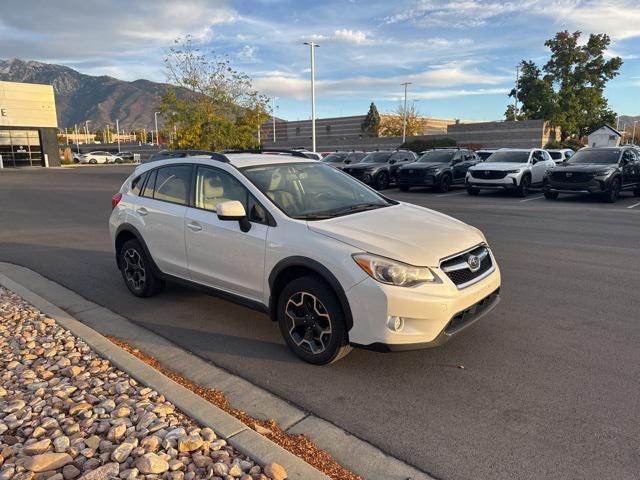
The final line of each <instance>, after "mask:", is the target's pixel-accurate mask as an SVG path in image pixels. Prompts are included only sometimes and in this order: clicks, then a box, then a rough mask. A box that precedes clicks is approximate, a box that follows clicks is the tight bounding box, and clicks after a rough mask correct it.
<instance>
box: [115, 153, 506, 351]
mask: <svg viewBox="0 0 640 480" xmlns="http://www.w3.org/2000/svg"><path fill="white" fill-rule="evenodd" d="M303 156H304V155H303V154H302V153H299V152H290V155H287V156H284V155H264V154H255V153H252V154H249V153H233V154H227V155H222V154H213V155H212V156H199V157H190V158H180V159H177V158H176V159H167V160H161V161H157V162H153V163H151V164H145V165H141V166H139V167H138V168H137V169H136V170H135V172H134V173H133V174H132V175H131V176H130V177H129V178H128V179H127V180H126V182H125V183H124V185H123V186H122V188H121V189H120V192H119V193H117V194H116V195H114V196H113V199H112V205H113V212H112V214H111V218H110V221H109V227H110V233H111V238H112V241H113V245H114V247H115V253H116V259H117V264H118V267H119V269H120V270H121V272H122V276H123V278H124V281H125V283H126V285H127V287H128V288H129V290H130V291H131V292H132V293H133V294H134V295H137V296H140V297H147V296H150V295H153V294H155V293H157V292H158V291H159V290H160V289H161V287H162V286H163V284H164V282H165V281H166V280H179V281H182V282H188V283H191V284H197V285H199V286H205V287H207V289H208V290H211V291H213V292H214V293H217V294H218V295H221V296H223V297H225V298H228V299H232V300H235V301H238V302H240V303H242V304H244V305H247V306H250V307H253V308H256V309H258V310H261V311H264V312H267V313H268V314H269V315H270V317H271V318H272V319H273V320H275V321H278V322H279V325H280V330H281V332H282V335H283V336H284V339H285V341H286V343H287V344H288V345H289V347H290V348H291V349H292V350H293V351H294V352H295V353H296V354H297V355H298V356H299V357H301V358H302V359H304V360H306V361H307V362H310V363H315V364H327V363H330V362H333V361H335V360H338V359H339V358H341V357H342V356H344V355H346V354H347V353H348V352H349V351H350V350H351V347H352V346H358V347H364V348H369V349H373V350H378V351H389V350H409V349H416V348H422V347H430V346H436V345H439V344H441V343H442V342H444V341H445V340H447V339H448V338H450V337H451V336H453V335H454V334H456V333H458V332H459V331H461V330H463V329H464V328H465V327H467V326H468V325H470V324H471V323H473V322H474V321H476V320H477V319H479V318H480V317H482V316H483V315H485V314H486V313H487V312H489V311H490V310H491V309H492V308H493V307H494V306H495V305H496V304H497V303H498V301H499V299H500V297H499V289H500V272H499V269H498V266H497V264H496V261H495V258H494V256H493V254H492V252H491V250H490V249H489V247H488V245H487V241H486V239H485V237H484V235H483V234H482V233H481V232H480V231H479V230H478V229H476V228H474V227H471V226H468V225H466V224H464V223H462V222H460V221H458V220H455V219H453V218H451V217H448V216H446V215H443V214H441V213H437V212H434V211H431V210H428V209H426V208H423V207H418V206H415V205H410V204H406V203H402V202H397V201H394V200H391V199H389V198H386V197H384V196H383V195H381V194H380V193H378V192H376V191H375V190H372V189H371V188H369V187H367V186H366V185H364V184H362V183H361V182H359V181H357V180H355V179H353V178H352V177H350V176H349V175H346V174H344V173H342V172H341V171H339V170H337V169H335V168H331V167H330V166H328V165H326V164H323V163H321V162H317V161H314V160H310V159H307V158H302V157H303Z"/></svg>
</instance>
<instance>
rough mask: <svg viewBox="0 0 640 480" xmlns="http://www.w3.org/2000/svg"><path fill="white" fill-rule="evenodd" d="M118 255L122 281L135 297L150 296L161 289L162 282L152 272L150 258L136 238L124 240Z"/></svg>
mask: <svg viewBox="0 0 640 480" xmlns="http://www.w3.org/2000/svg"><path fill="white" fill-rule="evenodd" d="M118 255H119V257H120V258H119V260H120V261H119V265H120V271H121V273H122V278H123V279H124V283H125V284H126V285H127V288H128V289H129V291H130V292H131V293H133V294H134V295H135V296H136V297H151V296H153V295H155V294H157V293H158V292H159V291H160V290H162V287H163V285H164V284H163V282H162V280H161V279H159V278H158V277H156V275H155V274H154V273H153V269H152V268H151V260H150V259H149V258H148V256H147V254H146V253H145V251H144V249H143V248H142V245H140V242H139V241H138V240H135V239H132V240H128V241H126V242H125V244H124V245H123V246H122V248H120V252H119V253H118Z"/></svg>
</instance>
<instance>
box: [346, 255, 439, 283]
mask: <svg viewBox="0 0 640 480" xmlns="http://www.w3.org/2000/svg"><path fill="white" fill-rule="evenodd" d="M353 259H354V260H355V262H356V263H357V264H358V265H359V266H360V268H362V269H363V270H364V271H365V272H367V274H368V275H369V276H370V277H371V278H373V279H374V280H376V281H378V282H380V283H386V284H387V285H396V286H398V287H413V286H415V285H420V284H422V283H434V282H437V281H438V277H436V275H435V274H434V273H433V272H432V271H431V269H430V268H427V267H415V266H413V265H408V264H406V263H402V262H398V261H396V260H391V259H389V258H384V257H378V256H377V255H371V254H369V253H356V254H354V255H353Z"/></svg>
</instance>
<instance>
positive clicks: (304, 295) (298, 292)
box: [278, 276, 351, 365]
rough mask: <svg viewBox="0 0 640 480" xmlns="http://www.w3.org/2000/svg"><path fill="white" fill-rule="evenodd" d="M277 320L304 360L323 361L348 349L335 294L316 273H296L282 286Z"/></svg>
mask: <svg viewBox="0 0 640 480" xmlns="http://www.w3.org/2000/svg"><path fill="white" fill-rule="evenodd" d="M278 323H279V325H280V332H281V333H282V336H283V337H284V340H285V342H286V343H287V345H288V346H289V348H290V349H291V350H292V351H293V353H295V354H296V355H297V356H298V357H300V358H301V359H302V360H304V361H305V362H308V363H312V364H314V365H326V364H329V363H333V362H336V361H338V360H340V359H341V358H342V357H344V356H345V355H347V354H348V353H349V352H350V351H351V346H350V345H349V343H348V339H347V331H346V327H345V321H344V312H343V311H342V307H341V305H340V302H339V301H338V297H337V296H336V294H335V293H334V292H333V290H332V289H331V288H330V287H329V286H328V285H327V284H326V283H324V282H323V281H322V280H321V279H319V278H318V277H314V276H306V277H300V278H297V279H295V280H293V281H291V282H290V283H289V284H288V285H287V286H286V287H284V289H283V290H282V292H281V293H280V297H279V299H278Z"/></svg>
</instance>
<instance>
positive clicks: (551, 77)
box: [506, 30, 622, 141]
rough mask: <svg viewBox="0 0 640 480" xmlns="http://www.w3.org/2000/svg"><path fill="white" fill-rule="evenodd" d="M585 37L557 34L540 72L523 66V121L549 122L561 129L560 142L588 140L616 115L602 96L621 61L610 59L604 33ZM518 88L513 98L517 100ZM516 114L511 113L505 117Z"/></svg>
mask: <svg viewBox="0 0 640 480" xmlns="http://www.w3.org/2000/svg"><path fill="white" fill-rule="evenodd" d="M580 36H581V32H579V31H577V32H574V33H569V32H568V31H566V30H565V31H562V32H558V33H557V34H556V35H555V37H554V38H552V39H550V40H547V41H546V42H545V46H546V47H548V48H549V50H550V51H551V56H550V58H549V61H548V62H547V63H546V64H545V65H544V67H543V68H542V69H540V68H539V67H537V66H536V64H535V63H533V62H532V61H523V62H522V64H521V71H522V75H521V76H520V79H519V82H518V100H519V101H520V102H521V104H522V108H521V112H519V113H521V114H522V116H523V118H532V119H533V118H538V119H544V120H548V121H549V122H550V124H551V126H552V127H558V128H559V129H560V133H561V135H560V137H561V140H563V141H564V140H565V139H566V138H568V137H570V136H584V135H586V134H587V133H589V131H591V130H592V129H593V128H595V127H597V126H598V125H600V124H602V123H613V122H615V113H614V112H613V111H612V110H611V109H610V108H609V105H608V102H607V99H606V98H605V97H604V88H605V86H606V84H607V82H608V81H609V80H611V79H612V78H614V77H615V76H616V75H618V71H619V70H620V67H621V65H622V59H621V58H620V57H612V58H606V56H605V53H606V51H607V48H608V47H609V45H610V43H611V39H610V38H609V36H608V35H606V34H597V35H596V34H591V35H590V36H589V39H588V41H587V42H586V43H585V44H581V43H580ZM515 93H516V92H515V89H513V90H512V91H511V93H510V96H512V97H513V96H515ZM509 112H510V114H511V117H512V118H513V111H512V110H511V111H509V109H507V112H506V113H507V114H509Z"/></svg>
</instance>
